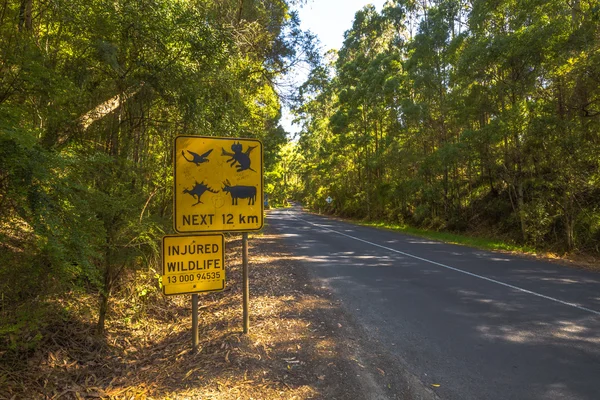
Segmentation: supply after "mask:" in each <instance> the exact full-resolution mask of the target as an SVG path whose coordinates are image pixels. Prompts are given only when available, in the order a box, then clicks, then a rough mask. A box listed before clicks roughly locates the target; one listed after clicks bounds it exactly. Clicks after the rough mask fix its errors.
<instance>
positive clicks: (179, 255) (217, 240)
mask: <svg viewBox="0 0 600 400" xmlns="http://www.w3.org/2000/svg"><path fill="white" fill-rule="evenodd" d="M162 255H163V256H162V261H163V276H162V284H163V293H164V294H166V295H173V294H184V293H197V292H211V291H217V290H223V289H224V288H225V264H224V262H225V238H224V236H223V234H210V235H177V236H164V237H163V246H162Z"/></svg>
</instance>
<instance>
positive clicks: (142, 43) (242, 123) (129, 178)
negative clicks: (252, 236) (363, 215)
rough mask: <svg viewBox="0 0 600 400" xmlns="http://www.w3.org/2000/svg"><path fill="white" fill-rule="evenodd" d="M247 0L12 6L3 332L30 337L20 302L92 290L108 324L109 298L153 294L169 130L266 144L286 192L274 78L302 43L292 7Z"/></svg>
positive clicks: (7, 53) (7, 10)
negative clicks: (279, 164) (136, 279)
mask: <svg viewBox="0 0 600 400" xmlns="http://www.w3.org/2000/svg"><path fill="white" fill-rule="evenodd" d="M240 4H242V5H243V7H241V8H240V7H239V4H237V2H229V3H227V2H225V3H223V2H214V1H212V0H202V1H171V0H153V1H151V2H139V1H134V0H121V1H112V2H107V1H91V2H90V1H82V0H68V1H67V0H57V1H52V2H50V3H44V2H34V1H31V0H7V1H5V2H4V5H3V6H2V12H1V13H0V240H1V241H0V259H2V261H3V262H2V265H0V294H1V298H2V303H1V305H2V310H1V311H0V312H2V313H5V315H7V316H9V315H10V316H12V317H11V318H7V319H4V318H2V321H3V322H2V323H0V329H2V330H5V331H6V332H8V331H10V332H13V333H14V332H17V331H20V330H22V324H20V323H19V322H18V321H19V318H17V317H15V315H16V314H15V312H16V311H15V310H16V309H17V308H18V306H19V305H20V304H34V307H40V308H43V304H44V299H46V298H49V297H50V296H52V295H55V294H56V295H60V294H61V293H66V292H68V291H70V290H73V289H76V290H82V291H84V292H86V293H87V292H92V293H96V294H98V295H99V297H100V307H99V321H98V331H99V332H101V331H102V330H103V328H104V321H105V319H106V316H107V315H109V308H110V307H109V305H110V302H109V299H110V296H111V293H114V292H115V291H124V290H125V289H126V288H124V287H123V286H124V285H125V286H127V285H133V286H134V287H136V288H142V289H140V290H141V291H140V292H139V293H138V292H135V293H136V295H135V296H134V297H136V298H140V299H141V298H145V297H147V296H148V294H149V293H150V292H151V288H150V286H148V285H149V284H148V282H151V284H152V285H155V286H157V283H156V281H155V279H154V273H153V272H152V271H156V270H157V269H158V265H157V263H158V260H159V257H158V254H159V243H160V237H161V236H162V235H163V234H164V233H168V232H170V230H171V226H172V223H171V215H172V192H171V190H172V189H171V188H172V184H173V182H172V160H171V157H172V156H171V154H172V144H173V139H174V137H175V136H176V135H178V134H198V135H208V136H210V135H219V136H239V137H254V138H259V139H261V140H262V141H263V143H264V148H265V164H266V169H267V171H268V173H269V174H271V175H268V176H270V177H272V178H269V179H271V181H272V185H274V186H277V185H280V183H279V175H277V174H279V172H277V170H276V169H277V167H276V165H277V161H278V158H277V157H278V156H277V154H278V151H279V149H280V148H281V147H282V146H283V145H284V144H285V142H286V140H285V132H284V131H283V129H282V128H281V127H280V126H279V125H278V120H279V118H280V104H279V98H278V96H277V94H276V92H275V88H274V84H273V82H274V81H275V79H276V77H277V76H278V75H279V74H281V73H282V72H284V71H285V69H286V68H287V64H289V63H291V62H292V61H291V58H293V57H296V54H297V52H298V50H299V48H300V47H301V46H305V47H306V49H308V50H310V49H309V46H307V42H306V40H307V39H308V38H309V37H308V36H307V35H306V34H305V33H303V32H302V31H300V30H299V28H298V23H299V22H298V20H297V18H295V17H294V16H293V15H290V14H289V10H288V3H287V2H285V1H266V2H241V3H240ZM22 9H23V10H25V12H22ZM29 9H30V10H31V12H29V11H27V10H29ZM284 186H285V185H284ZM286 190H289V189H287V188H286V189H285V190H283V191H281V193H282V194H281V199H285V196H287V194H284V193H287V192H286ZM5 261H6V262H5ZM142 272H143V273H142ZM131 276H138V277H139V280H140V281H144V282H146V283H144V284H140V285H136V284H135V282H133V283H132V282H131V281H129V280H127V279H124V277H131ZM148 276H151V279H149V278H148ZM148 279H149V280H148ZM125 291H126V290H125ZM141 293H144V294H141ZM32 298H37V299H39V301H38V302H33V303H31V302H30V300H31V299H32ZM136 304H137V303H136ZM136 307H137V305H136ZM34 311H35V310H34ZM34 311H32V313H31V315H30V317H31V321H34V322H35V321H38V322H40V318H41V317H40V315H42V314H39V313H37V312H34ZM3 315H4V314H3ZM13 317H14V318H13ZM6 321H13V322H6ZM4 323H6V324H7V325H3V324H4ZM40 323H41V322H40ZM11 324H12V325H11ZM7 343H8V342H7Z"/></svg>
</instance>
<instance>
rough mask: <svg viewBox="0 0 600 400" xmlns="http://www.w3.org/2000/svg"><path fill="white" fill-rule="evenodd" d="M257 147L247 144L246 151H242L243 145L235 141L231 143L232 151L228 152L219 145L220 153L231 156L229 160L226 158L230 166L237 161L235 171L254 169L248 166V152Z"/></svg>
mask: <svg viewBox="0 0 600 400" xmlns="http://www.w3.org/2000/svg"><path fill="white" fill-rule="evenodd" d="M257 147H258V146H248V148H247V149H246V151H242V149H243V147H242V145H241V143H240V142H237V143H234V144H232V145H231V150H232V151H233V153H229V152H228V151H225V149H224V148H222V147H221V150H222V151H221V155H222V156H227V157H231V158H230V159H229V160H227V162H228V163H230V164H229V165H230V166H232V167H233V166H234V165H235V164H236V163H237V172H242V171H245V170H247V169H249V170H250V171H254V170H253V169H252V168H250V152H251V151H252V150H254V149H255V148H257ZM254 172H256V171H254Z"/></svg>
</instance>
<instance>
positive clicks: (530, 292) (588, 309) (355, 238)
mask: <svg viewBox="0 0 600 400" xmlns="http://www.w3.org/2000/svg"><path fill="white" fill-rule="evenodd" d="M288 214H289V211H288ZM289 215H290V216H291V217H292V218H294V219H297V220H299V221H302V222H305V223H307V224H309V225H313V226H316V227H318V228H321V229H324V230H326V231H329V232H332V233H336V234H338V235H341V236H345V237H347V238H350V239H354V240H357V241H359V242H363V243H367V244H370V245H371V246H375V247H379V248H382V249H385V250H388V251H391V252H393V253H398V254H402V255H403V256H406V257H411V258H414V259H416V260H420V261H424V262H427V263H429V264H434V265H437V266H439V267H442V268H446V269H450V270H452V271H455V272H460V273H461V274H465V275H469V276H472V277H475V278H479V279H483V280H484V281H488V282H492V283H495V284H497V285H501V286H504V287H507V288H511V289H514V290H517V291H519V292H523V293H527V294H531V295H534V296H537V297H541V298H543V299H546V300H550V301H554V302H556V303H560V304H563V305H565V306H570V307H574V308H577V309H579V310H582V311H587V312H589V313H592V314H595V315H600V311H596V310H592V309H590V308H586V307H582V306H580V305H578V304H575V303H569V302H567V301H563V300H560V299H556V298H554V297H550V296H546V295H544V294H541V293H537V292H532V291H531V290H527V289H523V288H521V287H518V286H514V285H511V284H509V283H505V282H501V281H498V280H496V279H492V278H487V277H485V276H481V275H477V274H474V273H472V272H468V271H464V270H462V269H459V268H455V267H451V266H449V265H446V264H441V263H439V262H436V261H432V260H428V259H426V258H423V257H418V256H415V255H412V254H409V253H405V252H403V251H400V250H396V249H392V248H391V247H386V246H382V245H380V244H377V243H373V242H369V241H368V240H364V239H361V238H357V237H355V236H350V235H348V234H345V233H342V232H338V231H336V230H333V229H331V228H327V227H324V226H322V225H319V224H315V223H313V222H310V221H307V220H305V219H302V218H299V217H295V216H293V215H291V214H289Z"/></svg>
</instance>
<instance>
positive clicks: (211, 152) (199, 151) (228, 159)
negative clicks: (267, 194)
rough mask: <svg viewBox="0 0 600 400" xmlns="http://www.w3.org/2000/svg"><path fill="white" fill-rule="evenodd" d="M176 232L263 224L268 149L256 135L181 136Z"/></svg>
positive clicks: (177, 161)
mask: <svg viewBox="0 0 600 400" xmlns="http://www.w3.org/2000/svg"><path fill="white" fill-rule="evenodd" d="M174 148H175V152H174V157H173V159H174V161H173V162H174V170H175V188H174V195H173V197H174V200H173V201H174V228H175V231H176V232H180V233H183V232H231V231H240V232H241V231H254V230H259V229H261V228H262V226H263V165H262V164H263V149H262V143H261V142H260V141H259V140H256V139H240V138H223V137H205V136H178V137H177V138H176V139H175V147H174Z"/></svg>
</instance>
